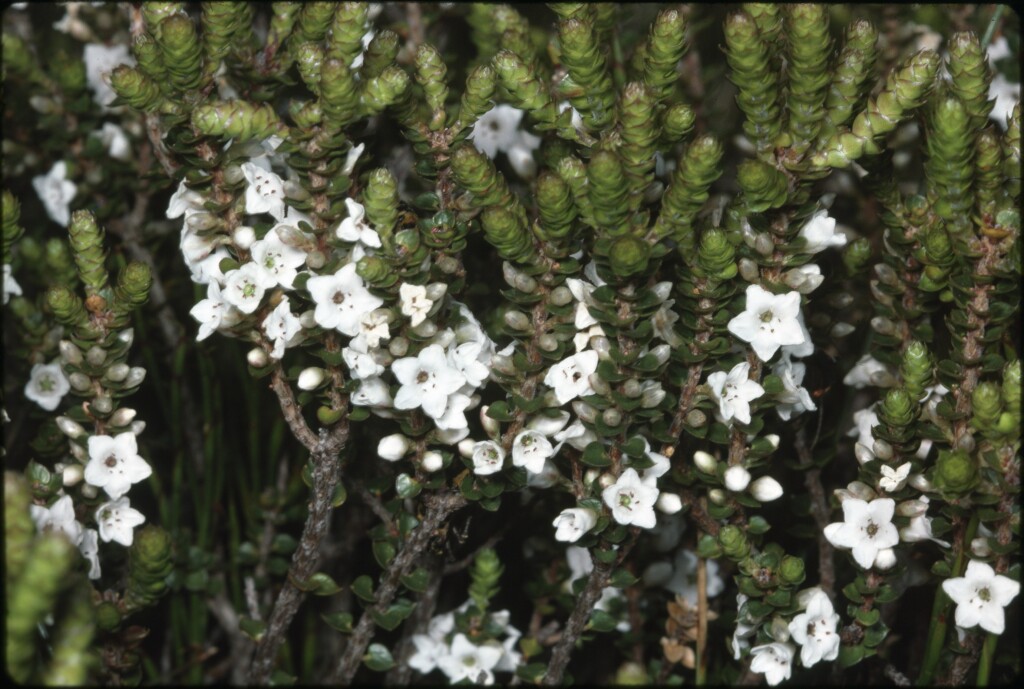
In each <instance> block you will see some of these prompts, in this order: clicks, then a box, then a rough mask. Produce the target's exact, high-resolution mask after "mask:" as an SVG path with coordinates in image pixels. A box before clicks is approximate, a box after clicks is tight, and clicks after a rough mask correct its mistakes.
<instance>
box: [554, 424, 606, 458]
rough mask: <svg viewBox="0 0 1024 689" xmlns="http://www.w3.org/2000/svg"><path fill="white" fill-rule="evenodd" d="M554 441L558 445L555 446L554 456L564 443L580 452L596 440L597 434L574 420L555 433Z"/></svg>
mask: <svg viewBox="0 0 1024 689" xmlns="http://www.w3.org/2000/svg"><path fill="white" fill-rule="evenodd" d="M554 439H555V440H557V441H558V445H556V446H555V454H558V450H559V449H560V448H561V447H562V445H563V444H565V443H568V444H569V447H574V448H576V449H577V450H580V451H581V452H582V451H583V450H585V449H586V448H587V445H589V444H590V443H592V442H594V441H595V440H597V434H596V433H594V431H592V430H590V429H589V428H587V427H586V426H584V425H583V422H582V421H580V420H579V419H576V420H575V421H573V422H572V423H571V424H569V425H568V426H567V427H566V428H564V429H563V430H561V431H559V432H558V433H555V435H554Z"/></svg>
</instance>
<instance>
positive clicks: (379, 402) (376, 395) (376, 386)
mask: <svg viewBox="0 0 1024 689" xmlns="http://www.w3.org/2000/svg"><path fill="white" fill-rule="evenodd" d="M349 399H350V400H351V402H352V404H353V405H355V406H357V407H390V406H391V405H392V404H393V403H394V400H392V399H391V392H390V391H389V390H388V384H387V383H385V382H384V381H383V380H381V379H380V378H366V379H365V380H363V381H361V382H360V384H359V389H358V390H356V391H355V392H354V393H352V396H351V397H350V398H349Z"/></svg>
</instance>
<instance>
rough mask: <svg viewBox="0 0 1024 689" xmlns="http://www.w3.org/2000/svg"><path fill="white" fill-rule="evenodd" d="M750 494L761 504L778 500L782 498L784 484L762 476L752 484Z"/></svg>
mask: <svg viewBox="0 0 1024 689" xmlns="http://www.w3.org/2000/svg"><path fill="white" fill-rule="evenodd" d="M750 494H751V495H752V496H754V499H755V500H759V501H761V502H771V501H772V500H778V499H779V498H781V497H782V484H780V483H779V482H778V481H776V480H775V479H773V478H772V477H771V476H762V477H761V478H759V479H757V480H756V481H754V482H753V483H751V484H750Z"/></svg>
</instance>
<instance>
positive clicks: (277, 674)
mask: <svg viewBox="0 0 1024 689" xmlns="http://www.w3.org/2000/svg"><path fill="white" fill-rule="evenodd" d="M296 679H297V678H296V677H295V676H294V675H289V674H288V673H287V672H285V671H284V670H274V672H273V673H271V675H270V686H272V687H292V686H295V680H296Z"/></svg>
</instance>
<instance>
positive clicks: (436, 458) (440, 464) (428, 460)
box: [420, 450, 444, 472]
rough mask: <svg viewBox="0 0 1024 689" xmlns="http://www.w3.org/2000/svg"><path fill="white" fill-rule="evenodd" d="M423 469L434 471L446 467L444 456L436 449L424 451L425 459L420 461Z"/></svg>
mask: <svg viewBox="0 0 1024 689" xmlns="http://www.w3.org/2000/svg"><path fill="white" fill-rule="evenodd" d="M420 467H421V468H422V469H423V471H426V472H434V471H440V470H441V469H443V468H444V457H442V456H441V453H440V452H437V451H436V450H428V451H427V452H424V453H423V461H422V462H420Z"/></svg>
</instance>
